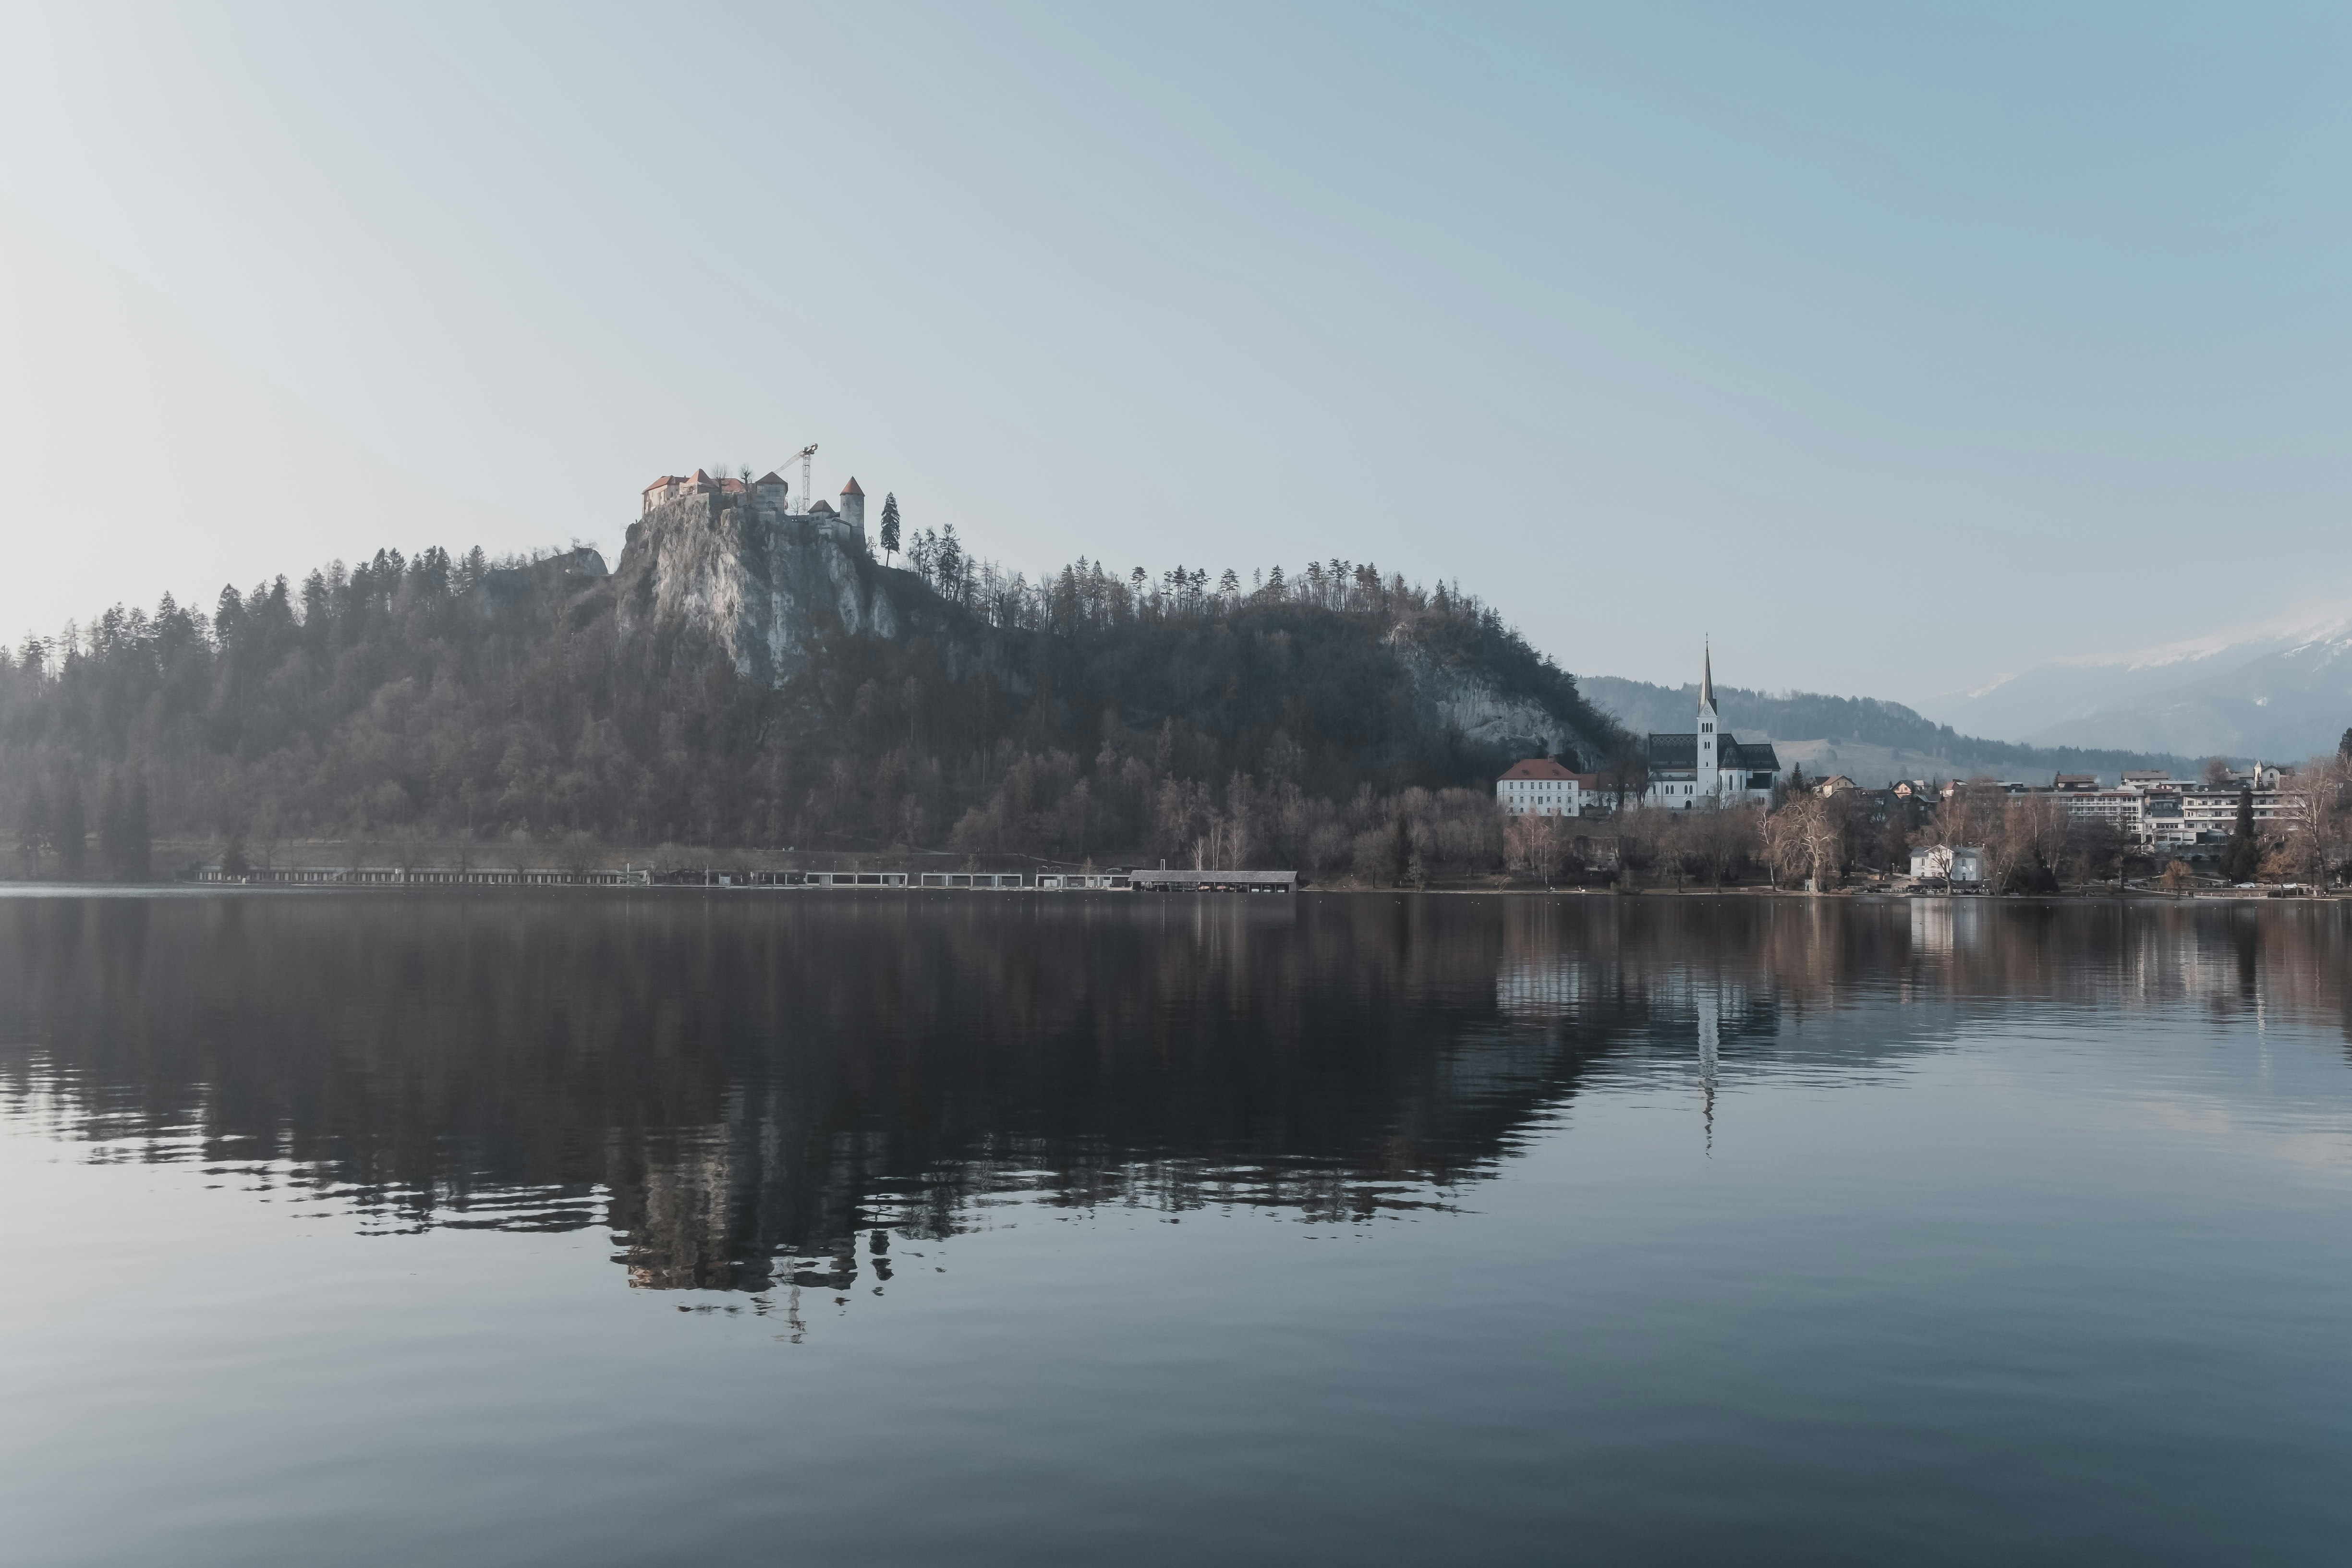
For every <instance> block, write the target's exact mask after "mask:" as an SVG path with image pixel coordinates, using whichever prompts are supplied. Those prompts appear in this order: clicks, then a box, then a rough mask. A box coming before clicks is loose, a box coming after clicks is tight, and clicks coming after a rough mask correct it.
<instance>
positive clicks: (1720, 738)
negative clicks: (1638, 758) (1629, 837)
mask: <svg viewBox="0 0 2352 1568" xmlns="http://www.w3.org/2000/svg"><path fill="white" fill-rule="evenodd" d="M1701 658H1702V660H1703V662H1702V663H1701V665H1700V667H1699V668H1700V674H1699V681H1698V728H1697V729H1696V730H1695V731H1692V732H1691V733H1689V734H1686V735H1653V736H1651V737H1650V787H1649V788H1648V789H1647V790H1646V791H1644V792H1643V795H1642V802H1643V805H1657V806H1664V807H1665V808H1666V809H1667V810H1669V811H1688V810H1691V809H1692V808H1694V807H1711V806H1724V805H1750V804H1769V802H1770V801H1771V799H1772V784H1773V781H1774V780H1776V779H1777V778H1779V777H1780V753H1779V752H1775V751H1774V750H1773V749H1772V742H1769V741H1759V742H1747V743H1743V742H1741V741H1740V740H1739V738H1738V736H1736V735H1733V734H1731V733H1729V732H1728V731H1726V730H1725V729H1724V727H1723V716H1722V714H1720V713H1719V712H1717V710H1716V706H1715V653H1714V650H1713V649H1712V648H1710V649H1707V650H1706V651H1705V652H1704V653H1703V654H1702V655H1701Z"/></svg>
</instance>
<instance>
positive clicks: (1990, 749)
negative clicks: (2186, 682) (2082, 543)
mask: <svg viewBox="0 0 2352 1568" xmlns="http://www.w3.org/2000/svg"><path fill="white" fill-rule="evenodd" d="M1582 687H1583V690H1584V694H1585V695H1586V696H1587V697H1588V698H1590V699H1591V701H1592V703H1593V705H1594V706H1595V707H1598V708H1600V709H1602V710H1605V711H1606V712H1608V713H1609V714H1610V715H1611V716H1612V717H1613V718H1614V719H1616V720H1617V721H1619V722H1620V723H1622V724H1623V725H1624V726H1625V727H1626V728H1627V729H1628V730H1631V731H1633V732H1635V733H1637V734H1646V733H1649V732H1651V731H1662V732H1668V733H1676V732H1680V731H1686V730H1688V729H1689V728H1690V727H1691V724H1692V722H1693V720H1692V715H1693V713H1694V712H1696V710H1697V707H1698V689H1697V688H1696V687H1695V686H1681V687H1675V686H1654V685H1652V684H1650V683H1649V682H1647V681H1642V680H1623V679H1618V678H1617V677H1615V676H1593V677H1590V678H1588V679H1585V680H1584V681H1583V683H1582ZM1715 696H1716V701H1717V704H1718V705H1719V706H1720V707H1721V709H1722V710H1723V722H1724V727H1725V728H1726V729H1727V730H1730V731H1732V732H1733V733H1735V734H1737V735H1738V736H1740V737H1741V738H1742V739H1748V740H1753V739H1768V738H1769V739H1770V740H1773V741H1780V742H1790V741H1827V742H1831V743H1832V745H1850V746H1867V747H1879V748H1884V749H1885V750H1886V751H1888V752H1895V753H1899V754H1900V759H1901V760H1906V761H1907V762H1908V763H1909V764H1911V765H1910V769H1909V771H1908V772H1906V773H1904V775H1903V776H1905V777H1924V776H1927V774H1928V773H1933V772H1934V771H1935V770H1937V768H1941V769H1942V770H1943V772H1944V774H1945V776H1952V775H1954V774H1968V773H1980V772H1989V773H2009V774H2014V775H2018V776H2023V775H2026V774H2029V773H2032V774H2039V773H2098V774H2101V775H2102V776H2104V777H2105V779H2106V780H2107V781H2108V782H2109V783H2111V784H2112V783H2114V782H2115V780H2116V777H2117V776H2118V775H2119V774H2120V773H2122V772H2123V770H2125V769H2126V768H2175V769H2178V768H2183V767H2187V766H2189V763H2188V762H2187V760H2186V759H2184V758H2179V757H2174V756H2170V755H2168V754H2163V753H2158V752H2118V751H2104V750H2096V749H2084V748H2081V747H2075V746H2024V745H2018V744H2015V743H2013V742H2008V741H1986V740H1980V739H1979V738H1977V737H1976V736H1973V735H1962V734H1959V733H1958V732H1957V731H1954V730H1953V729H1952V727H1951V726H1950V725H1949V724H1938V723H1937V722H1935V721H1933V720H1931V719H1927V718H1925V717H1922V716H1921V715H1920V714H1918V713H1916V712H1915V711H1913V710H1911V709H1908V708H1906V707H1905V706H1903V704H1901V703H1899V702H1882V701H1880V700H1877V699H1875V698H1871V697H1826V696H1822V694H1820V693H1818V692H1811V691H1784V692H1780V693H1779V694H1777V695H1776V694H1774V693H1771V692H1767V691H1749V690H1746V689H1742V688H1740V687H1737V686H1717V688H1716V689H1715ZM1807 765H1808V767H1809V768H1810V767H1811V764H1810V763H1809V764H1807ZM1862 782H1864V783H1865V784H1875V783H1879V782H1882V781H1878V780H1863V781H1862Z"/></svg>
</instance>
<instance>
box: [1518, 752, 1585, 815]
mask: <svg viewBox="0 0 2352 1568" xmlns="http://www.w3.org/2000/svg"><path fill="white" fill-rule="evenodd" d="M1587 776H1588V775H1586V774H1581V773H1570V772H1569V770H1568V769H1567V768H1566V767H1565V766H1563V765H1561V764H1560V763H1556V762H1553V761H1552V760H1551V759H1550V758H1549V757H1529V758H1528V759H1527V760H1526V761H1525V762H1519V763H1512V764H1511V765H1510V767H1509V768H1508V769H1507V770H1506V771H1505V773H1504V774H1503V776H1502V777H1501V778H1498V779H1496V781H1495V799H1496V801H1497V802H1499V803H1500V804H1501V805H1502V807H1503V811H1504V813H1505V815H1507V816H1583V815H1584V795H1585V782H1584V781H1585V779H1586V777H1587Z"/></svg>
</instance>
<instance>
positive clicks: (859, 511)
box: [841, 474, 866, 544]
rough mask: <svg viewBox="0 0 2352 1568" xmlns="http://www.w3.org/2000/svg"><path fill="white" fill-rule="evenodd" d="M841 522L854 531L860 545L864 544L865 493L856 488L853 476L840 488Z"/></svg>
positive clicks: (855, 478) (855, 479)
mask: <svg viewBox="0 0 2352 1568" xmlns="http://www.w3.org/2000/svg"><path fill="white" fill-rule="evenodd" d="M841 521H844V522H845V523H847V524H849V526H850V528H851V529H852V530H853V531H856V535H857V542H859V543H860V544H863V543H865V542H866V492H865V491H864V490H862V489H859V488H858V485H857V477H856V475H854V474H853V475H851V476H850V479H849V482H848V483H847V484H845V485H844V486H842V487H841Z"/></svg>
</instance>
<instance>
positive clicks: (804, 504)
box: [784, 441, 816, 516]
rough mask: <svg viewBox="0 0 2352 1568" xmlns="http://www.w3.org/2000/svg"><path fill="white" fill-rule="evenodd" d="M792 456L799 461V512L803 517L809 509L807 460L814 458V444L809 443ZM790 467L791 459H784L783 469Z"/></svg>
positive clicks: (812, 442)
mask: <svg viewBox="0 0 2352 1568" xmlns="http://www.w3.org/2000/svg"><path fill="white" fill-rule="evenodd" d="M794 456H796V457H798V458H800V460H801V512H802V515H803V516H805V515H807V512H808V509H809V459H810V458H814V457H815V456H816V443H815V442H814V441H811V442H810V443H809V444H808V445H807V446H805V447H802V448H801V449H800V451H799V452H797V453H796V454H794ZM792 466H793V459H792V458H785V459H784V467H786V468H791V467H792Z"/></svg>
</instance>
